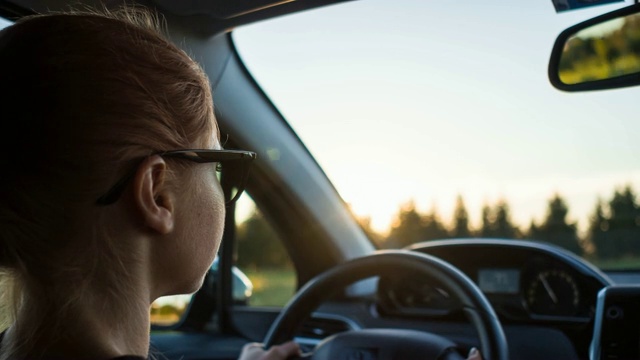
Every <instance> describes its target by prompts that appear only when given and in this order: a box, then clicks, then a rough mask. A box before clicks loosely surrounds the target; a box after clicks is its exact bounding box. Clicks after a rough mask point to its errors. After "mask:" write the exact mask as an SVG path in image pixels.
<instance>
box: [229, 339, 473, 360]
mask: <svg viewBox="0 0 640 360" xmlns="http://www.w3.org/2000/svg"><path fill="white" fill-rule="evenodd" d="M300 355H301V352H300V347H299V346H298V344H296V343H294V342H293V341H289V342H286V343H284V344H282V345H275V346H272V347H271V348H270V349H269V350H264V349H263V348H262V344H260V343H250V344H247V345H245V346H244V347H243V348H242V353H241V354H240V358H239V359H238V360H284V359H287V358H289V357H291V356H300ZM467 360H482V355H481V354H480V351H478V349H476V348H471V351H469V355H467Z"/></svg>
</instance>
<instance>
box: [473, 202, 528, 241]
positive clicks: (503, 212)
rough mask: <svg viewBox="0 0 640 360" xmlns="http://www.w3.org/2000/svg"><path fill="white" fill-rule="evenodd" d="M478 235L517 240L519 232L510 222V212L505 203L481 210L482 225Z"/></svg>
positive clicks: (486, 206)
mask: <svg viewBox="0 0 640 360" xmlns="http://www.w3.org/2000/svg"><path fill="white" fill-rule="evenodd" d="M479 235H480V237H485V238H499V239H517V238H518V237H519V236H520V231H519V230H518V228H517V227H516V226H515V225H514V224H513V222H512V221H511V212H510V210H509V204H507V202H506V201H504V200H500V201H498V203H497V204H496V206H495V207H494V208H493V209H492V208H491V207H489V205H485V206H484V207H483V208H482V225H481V228H480V231H479Z"/></svg>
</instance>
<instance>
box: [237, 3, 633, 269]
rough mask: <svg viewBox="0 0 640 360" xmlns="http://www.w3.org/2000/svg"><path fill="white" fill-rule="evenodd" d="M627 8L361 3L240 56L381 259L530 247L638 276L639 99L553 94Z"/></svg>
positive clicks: (277, 25)
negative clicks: (591, 39)
mask: <svg viewBox="0 0 640 360" xmlns="http://www.w3.org/2000/svg"><path fill="white" fill-rule="evenodd" d="M625 5H627V4H624V3H617V4H613V5H606V6H598V7H593V8H590V9H583V10H576V11H569V12H563V13H560V14H557V13H556V12H555V10H554V8H553V5H552V2H551V1H526V2H522V1H519V2H508V3H507V2H505V1H504V0H487V1H482V2H459V1H457V2H453V1H446V0H439V1H428V2H427V1H411V0H403V1H400V0H396V1H383V0H366V1H354V2H348V3H345V4H341V5H336V6H330V7H327V8H324V9H321V10H317V11H309V12H305V13H302V14H297V15H295V16H287V17H282V18H278V19H275V20H272V21H267V22H261V23H258V24H255V25H251V26H247V27H243V28H240V29H237V30H236V31H234V41H235V42H236V46H237V47H238V50H239V52H240V55H241V56H242V58H243V60H244V61H245V63H246V65H247V67H248V68H249V70H250V71H251V72H252V74H253V75H254V76H255V77H256V79H257V81H258V82H259V83H260V84H261V86H262V87H263V89H264V90H265V91H266V92H267V94H268V95H269V96H270V98H271V99H272V101H273V102H274V103H275V104H276V106H277V107H278V108H279V109H280V111H281V112H282V113H283V115H284V116H285V118H286V119H287V121H288V122H289V123H290V124H291V126H292V127H293V128H294V130H295V131H296V132H297V133H298V135H299V136H300V138H301V139H302V140H303V141H304V142H305V144H306V145H307V147H308V148H309V150H310V151H311V153H312V154H313V155H314V156H315V158H316V159H317V160H318V162H319V163H320V165H321V166H322V167H323V169H324V170H325V172H326V173H327V175H328V176H329V178H330V180H331V181H332V182H333V184H334V185H335V186H336V188H337V190H338V192H339V193H340V195H341V196H342V197H343V198H344V200H345V201H346V202H347V203H348V204H349V206H350V207H351V209H352V211H353V212H354V213H355V214H356V216H357V217H358V218H359V219H360V221H361V223H362V225H363V227H364V228H365V230H367V231H368V233H369V235H370V236H371V238H372V240H373V241H374V242H375V243H376V244H377V245H378V246H379V247H381V248H393V247H403V246H406V245H409V244H411V243H414V242H418V241H424V240H432V239H443V238H468V237H484V238H487V237H488V238H516V239H530V240H538V241H547V242H550V243H554V244H556V245H560V246H563V247H565V248H567V249H569V250H571V251H573V252H575V253H577V254H579V255H581V256H584V257H586V258H588V259H589V260H591V261H593V262H595V263H597V264H599V265H600V266H601V267H603V268H608V269H611V268H640V210H639V206H638V199H637V197H636V191H638V189H639V188H640V186H639V185H640V141H638V139H639V137H640V121H638V120H637V116H636V115H635V114H636V110H635V109H634V107H635V106H636V104H637V96H638V95H639V94H638V89H637V88H627V89H621V90H609V91H601V92H593V93H579V94H575V93H574V94H569V93H562V92H560V91H558V90H555V89H554V88H553V87H552V86H551V85H550V83H549V81H548V79H547V64H548V59H549V54H550V52H551V47H552V45H553V42H554V40H555V38H556V36H557V35H558V34H559V33H560V32H561V31H562V30H563V29H565V28H566V27H569V26H571V25H573V24H575V23H577V22H580V21H582V20H585V19H587V18H591V17H594V16H596V15H599V14H601V13H604V12H608V11H612V10H614V9H616V8H619V7H621V6H625Z"/></svg>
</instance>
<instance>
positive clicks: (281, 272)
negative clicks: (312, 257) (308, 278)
mask: <svg viewBox="0 0 640 360" xmlns="http://www.w3.org/2000/svg"><path fill="white" fill-rule="evenodd" d="M245 274H246V275H247V276H248V277H249V279H251V282H252V283H253V295H252V296H251V299H250V300H249V304H250V305H251V306H282V305H284V304H286V303H287V301H289V299H290V298H291V296H293V294H294V293H295V290H296V284H297V279H296V274H295V272H294V271H293V269H260V270H257V271H250V270H245Z"/></svg>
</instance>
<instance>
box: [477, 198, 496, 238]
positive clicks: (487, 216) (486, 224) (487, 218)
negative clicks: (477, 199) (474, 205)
mask: <svg viewBox="0 0 640 360" xmlns="http://www.w3.org/2000/svg"><path fill="white" fill-rule="evenodd" d="M494 219H495V217H494V215H493V212H492V211H491V208H490V207H489V205H487V204H485V205H484V206H483V207H482V225H481V227H480V237H483V238H492V237H495V232H494V228H493V222H494Z"/></svg>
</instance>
